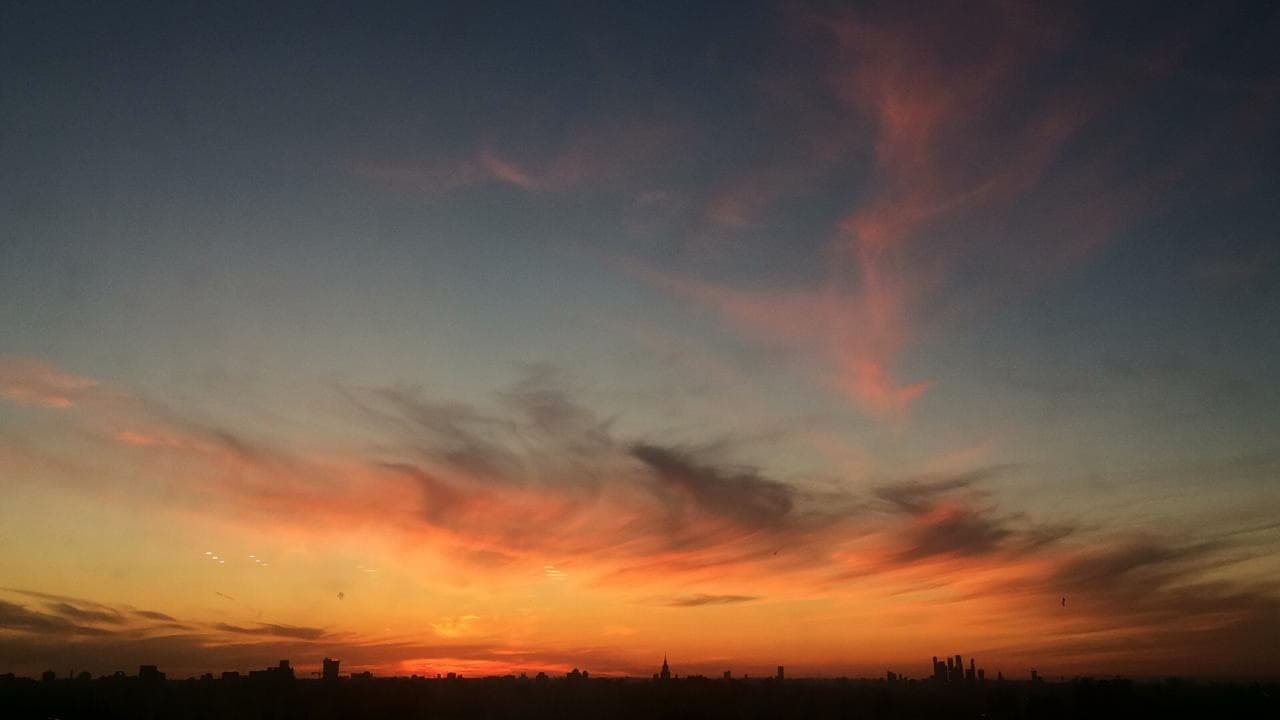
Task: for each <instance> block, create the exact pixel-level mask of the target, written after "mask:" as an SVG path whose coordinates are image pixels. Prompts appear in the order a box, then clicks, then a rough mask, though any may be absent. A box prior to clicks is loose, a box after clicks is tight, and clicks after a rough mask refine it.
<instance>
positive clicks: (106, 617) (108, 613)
mask: <svg viewBox="0 0 1280 720" xmlns="http://www.w3.org/2000/svg"><path fill="white" fill-rule="evenodd" d="M46 607H48V608H49V610H51V611H53V612H54V613H56V614H58V615H61V616H62V617H65V618H68V619H70V620H73V621H77V622H90V623H95V622H96V623H109V624H118V623H122V622H124V618H123V617H122V616H121V615H120V614H119V613H117V612H115V611H113V610H92V609H85V608H79V607H76V606H74V605H71V604H70V603H65V602H57V603H48V604H47V605H46Z"/></svg>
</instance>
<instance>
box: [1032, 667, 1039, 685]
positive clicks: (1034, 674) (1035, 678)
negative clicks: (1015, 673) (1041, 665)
mask: <svg viewBox="0 0 1280 720" xmlns="http://www.w3.org/2000/svg"><path fill="white" fill-rule="evenodd" d="M1031 682H1033V683H1038V682H1040V673H1039V672H1037V671H1036V669H1035V668H1031Z"/></svg>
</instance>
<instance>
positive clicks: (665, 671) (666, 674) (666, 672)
mask: <svg viewBox="0 0 1280 720" xmlns="http://www.w3.org/2000/svg"><path fill="white" fill-rule="evenodd" d="M658 677H659V678H660V679H662V680H670V679H671V668H670V667H669V666H668V665H667V654H666V653H662V672H660V673H658Z"/></svg>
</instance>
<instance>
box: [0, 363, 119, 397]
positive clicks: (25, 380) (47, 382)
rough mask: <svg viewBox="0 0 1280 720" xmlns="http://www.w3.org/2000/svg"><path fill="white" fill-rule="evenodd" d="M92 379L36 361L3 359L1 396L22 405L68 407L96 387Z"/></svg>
mask: <svg viewBox="0 0 1280 720" xmlns="http://www.w3.org/2000/svg"><path fill="white" fill-rule="evenodd" d="M97 385H98V382H97V381H96V380H93V379H92V378H87V377H83V376H80V375H74V374H71V373H68V372H66V371H64V370H61V369H60V368H58V367H56V366H55V365H52V364H50V363H47V362H44V361H42V360H37V359H34V358H24V357H0V397H3V398H6V399H8V400H10V401H12V402H15V403H17V404H19V405H35V406H40V407H48V408H68V407H71V406H72V405H74V404H75V400H76V398H77V396H79V395H81V394H83V393H84V392H86V391H88V390H90V389H92V388H94V387H96V386H97Z"/></svg>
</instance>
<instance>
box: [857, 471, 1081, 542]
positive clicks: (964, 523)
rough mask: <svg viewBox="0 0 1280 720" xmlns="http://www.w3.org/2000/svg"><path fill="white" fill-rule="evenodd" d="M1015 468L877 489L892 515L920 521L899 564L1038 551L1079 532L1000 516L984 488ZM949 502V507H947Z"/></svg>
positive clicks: (907, 533) (909, 532)
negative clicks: (987, 481) (942, 558)
mask: <svg viewBox="0 0 1280 720" xmlns="http://www.w3.org/2000/svg"><path fill="white" fill-rule="evenodd" d="M1012 468H1013V466H1011V465H993V466H988V467H982V468H976V469H974V470H971V471H969V472H966V473H960V474H956V475H950V476H931V477H925V478H914V479H911V480H906V481H902V482H897V483H888V484H883V485H880V486H878V487H877V488H875V490H874V491H873V493H874V495H875V496H876V497H877V498H878V499H880V500H882V501H884V502H886V503H888V508H889V509H890V510H891V511H892V512H894V513H897V514H903V515H907V516H910V517H912V518H915V519H917V520H918V521H916V522H912V523H911V524H909V525H907V526H906V527H904V528H903V529H902V531H901V532H902V540H903V543H904V548H903V549H902V550H901V551H900V552H899V553H898V554H897V555H896V559H897V560H899V561H902V562H912V561H916V560H922V559H925V558H929V557H935V556H941V555H957V556H964V555H985V554H988V553H993V552H996V551H1004V552H1022V553H1026V552H1033V551H1036V550H1040V549H1042V548H1045V547H1047V546H1049V545H1052V544H1054V543H1057V542H1059V541H1061V540H1063V539H1064V538H1066V537H1068V536H1069V535H1071V534H1072V533H1073V532H1075V525H1073V524H1071V523H1063V522H1059V523H1055V524H1048V525H1046V524H1037V523H1032V522H1029V521H1027V520H1026V518H1025V517H1024V516H1023V515H1021V514H1018V513H1013V514H1000V513H998V511H997V509H996V507H995V506H994V504H991V503H990V502H988V501H986V497H987V494H986V493H985V492H983V491H982V490H981V489H980V487H979V486H980V484H981V483H982V482H983V481H985V480H988V479H990V478H993V477H997V476H999V475H1002V474H1005V473H1007V472H1008V471H1010V470H1011V469H1012ZM944 502H945V503H946V507H945V508H942V507H941V506H942V504H943V503H944ZM927 516H931V517H927Z"/></svg>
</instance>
